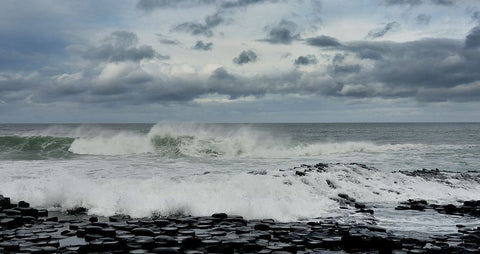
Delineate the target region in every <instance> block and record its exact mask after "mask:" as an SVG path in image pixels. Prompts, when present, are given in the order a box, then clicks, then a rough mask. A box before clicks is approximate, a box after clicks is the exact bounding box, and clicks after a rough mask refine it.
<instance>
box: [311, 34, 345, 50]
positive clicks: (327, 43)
mask: <svg viewBox="0 0 480 254" xmlns="http://www.w3.org/2000/svg"><path fill="white" fill-rule="evenodd" d="M306 42H307V44H308V45H311V46H316V47H338V46H341V45H342V44H341V43H340V42H338V40H337V39H335V38H333V37H330V36H326V35H320V36H317V37H313V38H308V39H306Z"/></svg>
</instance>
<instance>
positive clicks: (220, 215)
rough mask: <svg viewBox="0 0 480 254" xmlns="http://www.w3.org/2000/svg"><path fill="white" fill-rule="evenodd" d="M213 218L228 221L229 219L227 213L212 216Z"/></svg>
mask: <svg viewBox="0 0 480 254" xmlns="http://www.w3.org/2000/svg"><path fill="white" fill-rule="evenodd" d="M212 217H213V218H217V219H226V218H228V215H227V214H226V213H214V214H212Z"/></svg>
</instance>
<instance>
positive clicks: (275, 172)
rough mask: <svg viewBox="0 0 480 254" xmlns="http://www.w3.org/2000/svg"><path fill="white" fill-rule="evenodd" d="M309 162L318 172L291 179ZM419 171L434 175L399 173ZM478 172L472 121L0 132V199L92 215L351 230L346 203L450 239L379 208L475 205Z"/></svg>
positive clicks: (479, 140) (446, 227)
mask: <svg viewBox="0 0 480 254" xmlns="http://www.w3.org/2000/svg"><path fill="white" fill-rule="evenodd" d="M317 163H325V164H328V165H329V166H328V170H326V171H323V172H312V173H309V174H307V175H305V176H299V175H296V174H295V167H300V166H301V165H302V164H306V165H314V164H317ZM422 169H423V170H424V171H425V170H427V171H430V170H437V169H438V171H439V172H443V174H442V176H441V177H431V178H425V177H420V176H418V175H415V174H408V173H405V172H416V171H420V170H422ZM477 170H480V124H479V123H338V124H337V123H331V124H320V123H319V124H314V123H305V124H304V123H275V124H200V123H167V122H162V123H157V124H1V125H0V194H3V195H5V196H9V197H11V198H12V199H13V200H17V201H18V200H27V201H29V202H30V203H31V204H32V205H33V206H38V207H46V208H49V209H51V210H67V209H71V208H74V207H85V208H87V209H88V211H89V213H90V214H96V215H100V216H109V215H113V214H127V215H130V216H133V217H148V216H152V215H156V216H167V215H170V214H185V215H194V216H200V215H210V214H212V213H214V212H226V213H229V214H237V215H242V216H244V217H245V218H248V219H256V218H273V219H275V220H279V221H297V220H314V219H316V218H317V219H318V218H325V217H338V219H340V220H362V218H357V217H355V216H356V215H354V214H353V213H351V212H349V211H348V209H347V210H345V209H341V208H340V205H339V203H338V202H337V201H336V200H335V199H336V197H338V194H347V195H348V196H350V197H352V198H354V199H356V200H357V201H359V202H364V203H367V204H369V205H370V206H373V207H375V209H376V210H375V211H376V217H377V219H378V220H379V221H378V223H379V224H380V225H382V226H385V227H387V228H391V229H395V230H417V231H426V232H432V231H437V232H442V231H445V232H448V231H452V232H454V231H455V226H454V225H455V224H456V223H459V221H461V222H462V223H467V224H468V223H469V221H468V218H452V217H441V216H438V215H433V214H431V215H429V214H428V213H425V215H423V216H424V217H411V218H410V217H401V216H400V215H399V214H397V213H394V212H393V213H392V212H387V208H392V207H395V206H396V205H398V203H399V202H401V201H405V200H407V199H426V200H428V201H429V202H433V203H442V204H444V203H455V202H459V201H461V200H469V199H480V179H477V178H475V177H474V175H475V172H472V171H477ZM468 175H472V177H462V176H468ZM388 211H390V210H388ZM402 216H405V215H402ZM465 220H467V221H465Z"/></svg>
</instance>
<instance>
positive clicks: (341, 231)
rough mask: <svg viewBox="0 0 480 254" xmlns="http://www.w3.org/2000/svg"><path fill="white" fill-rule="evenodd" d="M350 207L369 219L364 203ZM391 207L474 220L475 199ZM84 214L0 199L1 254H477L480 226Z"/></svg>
mask: <svg viewBox="0 0 480 254" xmlns="http://www.w3.org/2000/svg"><path fill="white" fill-rule="evenodd" d="M339 199H344V200H347V201H348V196H343V197H339ZM350 205H352V207H355V208H354V209H357V210H356V212H358V213H365V214H371V215H372V216H373V213H374V212H373V210H371V209H368V208H367V207H365V205H364V204H361V203H353V204H350ZM396 209H397V210H398V211H400V212H401V211H402V210H416V211H419V212H421V211H423V210H425V209H434V210H436V211H437V212H439V213H443V214H455V215H456V216H475V217H478V216H479V215H480V213H479V211H480V201H465V202H463V204H461V205H459V206H455V205H452V204H448V205H443V206H441V205H431V204H428V203H427V202H426V201H424V200H409V201H407V202H404V203H402V204H401V205H399V206H398V207H397V208H396ZM86 212H87V210H86V209H84V208H78V209H75V210H70V211H68V213H60V212H48V211H47V210H45V209H37V208H32V207H30V205H29V204H28V203H27V202H25V201H20V202H18V203H12V202H11V201H10V199H9V198H8V197H4V196H1V195H0V253H191V254H193V253H345V252H346V253H480V227H475V228H468V227H466V226H463V225H457V228H458V233H454V234H449V235H437V236H425V237H405V236H398V235H395V234H392V233H391V232H388V231H387V230H386V229H385V228H382V227H379V226H376V225H374V224H357V223H341V222H338V221H336V220H334V219H321V220H318V221H309V222H290V223H281V222H276V221H274V220H271V219H264V220H245V219H244V218H242V217H241V216H234V215H227V214H225V213H216V214H213V215H211V216H205V217H192V216H173V217H167V218H145V219H131V218H129V217H128V216H121V215H118V216H111V217H108V218H103V217H101V218H99V217H95V216H88V215H86Z"/></svg>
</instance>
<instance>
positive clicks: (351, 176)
mask: <svg viewBox="0 0 480 254" xmlns="http://www.w3.org/2000/svg"><path fill="white" fill-rule="evenodd" d="M298 172H302V173H298ZM411 174H412V173H411V172H410V173H408V174H405V173H402V172H385V171H382V170H377V169H375V168H370V167H368V166H365V165H362V164H357V163H330V164H322V165H320V166H318V167H317V166H315V167H313V166H301V167H296V168H292V169H282V170H267V171H252V172H248V173H247V172H241V173H237V174H214V173H212V174H200V175H190V176H184V177H181V178H169V177H165V176H155V177H151V178H148V179H145V178H135V177H129V178H124V177H120V178H115V177H112V178H105V179H103V178H99V179H92V178H90V177H88V176H79V175H77V174H75V173H74V172H65V170H63V169H62V170H58V171H52V172H50V174H47V175H42V176H37V177H32V178H22V179H7V178H9V177H8V176H5V177H6V178H5V179H4V181H2V182H3V183H2V185H0V192H1V193H3V194H5V195H8V196H11V197H12V198H14V199H16V200H17V201H18V200H21V199H25V200H29V201H31V203H32V205H35V206H40V207H49V208H51V209H55V208H59V209H61V210H68V209H72V208H75V207H85V208H87V209H88V211H89V213H90V214H97V215H104V216H110V215H114V214H128V215H131V216H133V217H147V216H152V215H163V216H167V215H169V214H177V213H181V214H187V215H188V214H189V215H194V216H204V215H210V214H212V213H214V212H227V213H229V214H239V215H243V216H245V217H246V218H274V219H276V220H280V221H292V220H299V219H311V218H317V217H324V216H333V215H336V216H338V215H339V214H340V213H341V212H342V210H343V209H340V206H342V205H344V204H342V202H341V200H339V197H345V196H348V197H349V198H350V199H355V200H356V201H358V202H367V203H373V204H378V203H380V204H392V205H395V204H396V203H397V202H401V201H405V200H407V199H410V198H413V199H416V198H422V199H426V200H429V201H433V202H439V203H444V202H456V201H457V200H470V199H480V196H479V195H480V194H479V193H480V182H479V180H478V176H479V174H480V173H479V172H469V173H456V172H442V171H435V170H433V171H425V170H423V171H418V172H417V173H415V175H411Z"/></svg>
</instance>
